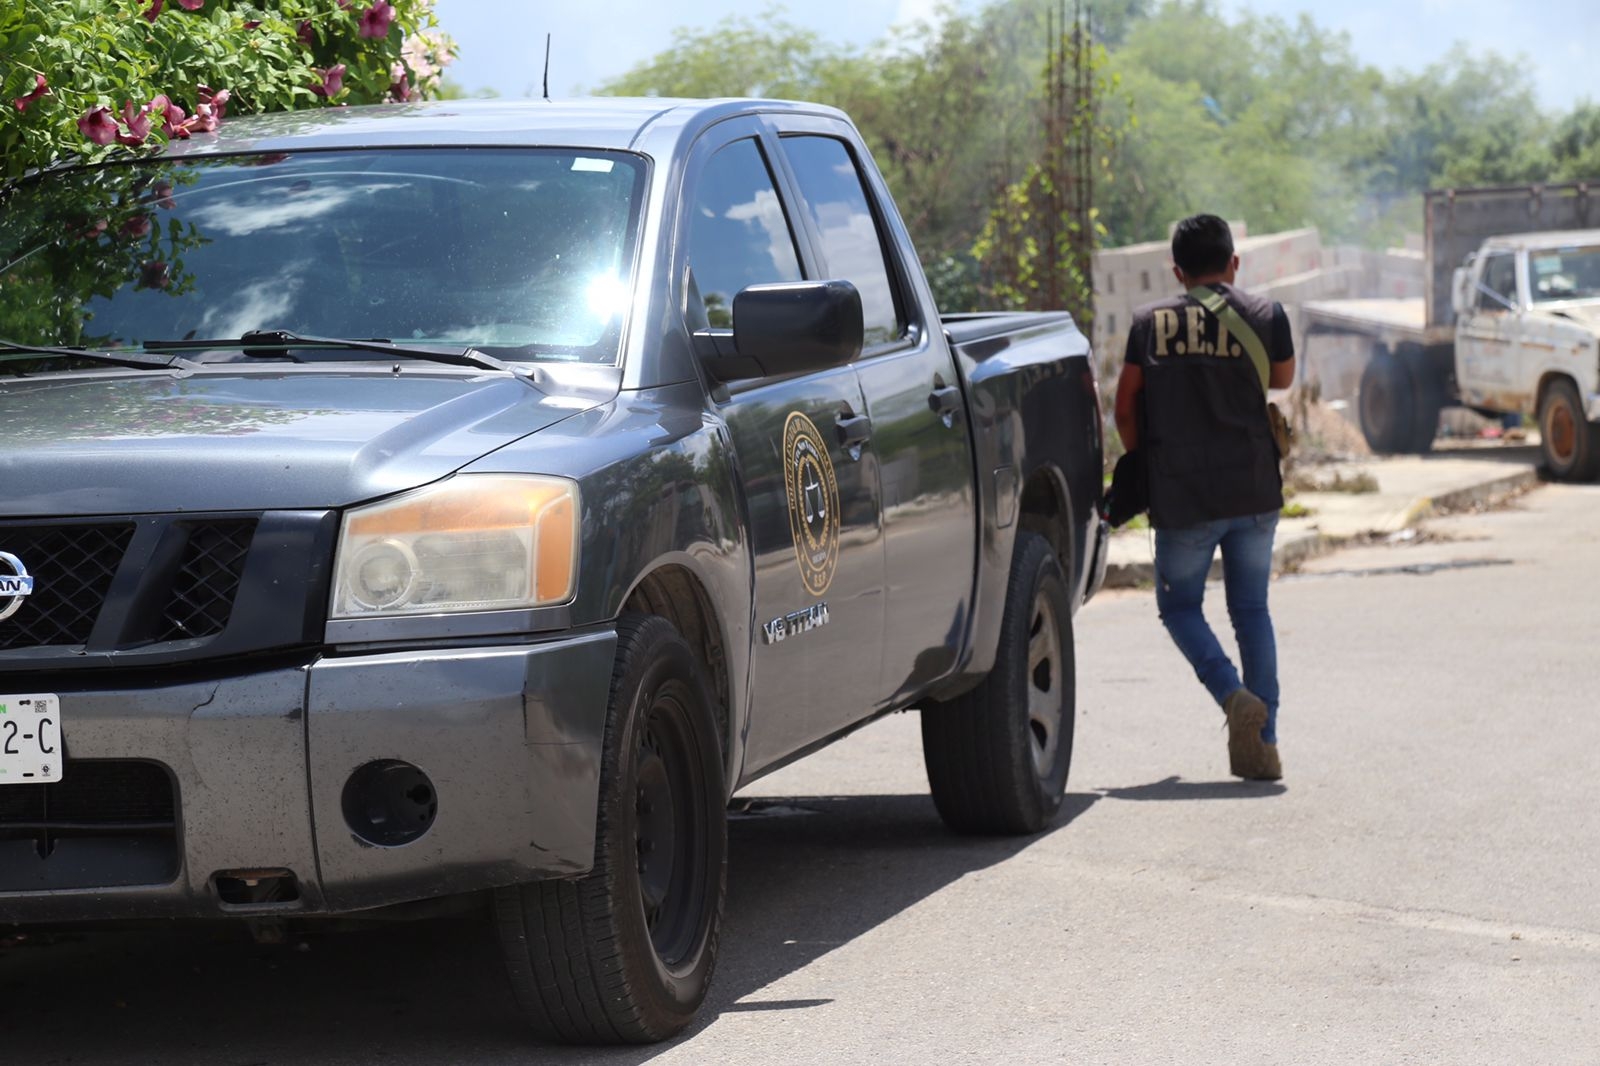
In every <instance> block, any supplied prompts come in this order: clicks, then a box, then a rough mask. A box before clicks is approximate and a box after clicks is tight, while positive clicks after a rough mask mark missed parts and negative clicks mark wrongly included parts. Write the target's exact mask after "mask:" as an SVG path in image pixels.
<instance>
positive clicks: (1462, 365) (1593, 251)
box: [1452, 230, 1600, 480]
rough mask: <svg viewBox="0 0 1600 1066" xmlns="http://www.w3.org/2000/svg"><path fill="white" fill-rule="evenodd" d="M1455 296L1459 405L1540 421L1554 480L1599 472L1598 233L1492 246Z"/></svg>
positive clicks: (1458, 282)
mask: <svg viewBox="0 0 1600 1066" xmlns="http://www.w3.org/2000/svg"><path fill="white" fill-rule="evenodd" d="M1452 294H1453V299H1452V304H1453V306H1454V309H1455V313H1456V342H1455V355H1456V358H1455V362H1456V385H1457V389H1458V391H1459V393H1460V399H1461V402H1462V403H1463V404H1465V405H1467V406H1469V407H1474V408H1478V409H1480V410H1488V411H1498V412H1505V413H1520V414H1524V415H1535V416H1537V418H1538V421H1539V431H1540V435H1541V439H1542V440H1543V442H1544V450H1545V460H1546V462H1547V464H1548V465H1549V466H1550V468H1551V471H1552V472H1553V473H1555V474H1556V475H1557V476H1559V477H1562V478H1564V479H1566V478H1570V479H1573V480H1588V479H1590V478H1593V477H1594V476H1595V475H1596V474H1597V473H1600V426H1597V425H1596V423H1597V422H1600V230H1570V231H1561V232H1553V233H1531V234H1515V235H1510V236H1503V237H1493V238H1490V239H1489V240H1487V241H1485V242H1484V244H1483V247H1482V248H1481V249H1480V250H1479V251H1478V252H1477V253H1475V254H1474V255H1472V256H1471V257H1470V258H1469V259H1468V261H1467V263H1466V265H1465V266H1462V267H1459V268H1458V269H1457V270H1456V272H1455V278H1454V284H1453V286H1452Z"/></svg>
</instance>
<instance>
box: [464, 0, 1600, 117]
mask: <svg viewBox="0 0 1600 1066" xmlns="http://www.w3.org/2000/svg"><path fill="white" fill-rule="evenodd" d="M1220 5H1221V7H1222V8H1223V10H1225V11H1227V12H1229V13H1233V12H1237V11H1239V10H1241V9H1250V10H1254V11H1257V12H1259V13H1263V14H1275V15H1281V16H1284V17H1286V18H1294V17H1296V16H1298V14H1299V13H1301V12H1306V13H1309V14H1310V15H1311V16H1312V17H1313V19H1315V21H1316V22H1317V23H1318V24H1319V25H1322V26H1324V27H1327V28H1331V29H1339V30H1343V31H1345V32H1347V33H1348V34H1349V35H1350V38H1351V42H1352V43H1353V44H1354V46H1355V49H1356V53H1357V55H1359V56H1360V57H1361V58H1362V59H1363V60H1364V61H1366V62H1368V63H1371V64H1373V65H1374V66H1377V67H1379V68H1381V69H1384V70H1393V69H1395V68H1405V69H1417V68H1420V67H1422V66H1424V65H1426V64H1428V63H1430V62H1433V61H1436V60H1438V59H1439V58H1441V57H1442V56H1443V55H1444V53H1445V52H1446V51H1447V50H1448V49H1449V47H1450V45H1451V44H1452V43H1453V42H1455V41H1457V40H1461V41H1465V42H1466V43H1467V44H1468V45H1469V46H1471V47H1472V48H1473V49H1474V50H1477V51H1485V50H1490V49H1493V50H1496V51H1499V52H1501V53H1502V54H1505V55H1509V56H1516V55H1522V56H1523V57H1525V58H1526V60H1527V62H1528V63H1529V64H1530V65H1531V67H1532V69H1533V71H1534V83H1535V86H1536V88H1537V90H1538V93H1539V99H1540V102H1541V104H1542V105H1543V106H1544V107H1546V108H1547V109H1551V110H1555V111H1566V110H1569V109H1570V108H1571V107H1572V106H1573V105H1574V104H1576V103H1577V102H1578V101H1580V100H1582V99H1585V98H1587V99H1589V100H1594V101H1597V102H1600V2H1597V0H1536V2H1529V0H1339V2H1337V3H1334V2H1330V0H1320V2H1319V0H1220ZM938 6H939V5H938V2H937V0H791V2H790V3H789V4H788V5H787V6H786V8H785V11H786V14H785V17H786V18H788V20H789V21H791V22H794V23H797V24H799V25H802V26H805V27H807V28H809V29H812V30H815V31H816V32H818V33H820V34H822V35H823V36H824V37H825V38H827V39H831V40H837V41H841V42H844V43H848V44H853V45H866V44H870V43H871V42H873V41H876V40H878V39H880V38H881V37H883V35H884V34H885V32H887V30H888V29H889V27H890V26H892V25H898V24H903V23H905V22H908V21H912V20H915V19H919V18H928V17H931V16H932V14H933V13H934V12H935V11H936V10H937V8H938ZM979 6H980V4H979V3H978V2H977V0H961V2H960V7H961V8H962V9H963V10H967V11H971V10H975V9H976V8H977V7H979ZM768 10H772V7H770V6H769V5H768V4H767V3H766V0H678V2H675V3H663V2H661V0H590V2H589V3H585V4H558V3H550V2H548V0H545V2H540V3H536V2H535V0H436V3H435V6H434V11H435V13H436V14H437V15H438V17H439V21H440V23H441V24H442V26H443V27H444V29H445V30H446V31H447V32H448V33H450V34H451V35H452V36H454V37H455V39H456V42H457V43H458V44H459V45H460V57H459V58H458V59H457V60H456V62H455V64H454V65H453V66H452V67H451V68H450V77H451V78H452V79H454V80H455V81H457V82H460V83H461V84H462V85H464V86H465V87H466V88H467V89H468V90H476V89H481V88H493V89H496V90H498V91H499V92H500V93H501V94H502V95H505V96H525V95H538V94H539V92H540V78H541V74H542V68H543V64H544V40H545V34H546V33H550V34H553V35H554V43H553V46H552V52H551V62H550V92H551V95H553V96H570V95H574V94H576V93H580V92H583V91H584V90H586V89H589V88H592V87H594V86H596V85H598V84H600V83H601V82H603V81H605V80H607V79H608V78H611V77H614V76H615V75H618V74H621V73H623V72H624V71H626V70H627V69H628V68H630V67H632V66H633V65H634V64H636V63H638V62H640V61H641V60H644V59H647V58H648V57H650V56H652V55H654V54H655V53H656V52H658V51H660V50H661V49H663V48H665V47H667V45H668V44H670V42H671V38H672V31H673V30H674V29H676V28H678V27H693V28H705V27H709V26H713V25H715V24H716V23H718V22H720V21H721V20H722V19H723V18H725V17H726V16H728V15H731V14H736V13H744V14H749V13H752V12H758V13H759V12H763V11H768Z"/></svg>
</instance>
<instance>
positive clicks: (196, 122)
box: [183, 104, 222, 133]
mask: <svg viewBox="0 0 1600 1066" xmlns="http://www.w3.org/2000/svg"><path fill="white" fill-rule="evenodd" d="M221 124H222V123H221V120H220V119H218V118H217V112H216V109H215V108H213V107H212V106H211V105H210V104H196V105H195V107H194V117H193V118H191V119H189V121H187V122H185V123H184V124H183V128H184V129H185V130H187V131H188V132H189V133H215V132H217V127H218V126H219V125H221Z"/></svg>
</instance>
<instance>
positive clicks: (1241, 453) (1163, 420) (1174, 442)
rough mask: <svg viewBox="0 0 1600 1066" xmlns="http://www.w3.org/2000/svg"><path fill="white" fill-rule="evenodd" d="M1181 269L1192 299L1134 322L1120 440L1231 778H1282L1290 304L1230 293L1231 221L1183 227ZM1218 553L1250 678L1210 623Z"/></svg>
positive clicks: (1161, 604) (1155, 307)
mask: <svg viewBox="0 0 1600 1066" xmlns="http://www.w3.org/2000/svg"><path fill="white" fill-rule="evenodd" d="M1172 262H1173V269H1172V272H1173V274H1174V275H1175V276H1176V277H1177V279H1178V282H1179V284H1181V285H1182V286H1183V287H1184V289H1185V290H1187V292H1186V293H1185V294H1184V295H1182V296H1175V297H1173V298H1172V299H1170V300H1163V301H1161V302H1159V303H1155V304H1151V305H1149V306H1147V307H1142V308H1140V309H1139V310H1138V311H1137V312H1136V313H1135V315H1134V319H1133V324H1132V326H1131V327H1130V329H1129V331H1128V351H1127V356H1126V358H1125V360H1124V365H1123V368H1122V376H1121V378H1120V379H1119V380H1118V382H1117V404H1116V419H1117V430H1118V431H1119V432H1120V433H1121V434H1122V442H1123V444H1124V445H1125V446H1126V447H1127V448H1128V450H1129V451H1132V450H1134V449H1135V448H1140V449H1142V450H1143V453H1144V456H1145V464H1146V469H1147V472H1148V475H1147V476H1148V485H1149V499H1150V524H1151V525H1152V526H1153V527H1155V537H1156V606H1157V608H1158V609H1159V611H1160V614H1161V621H1162V623H1163V624H1164V625H1165V626H1166V627H1167V632H1168V633H1170V634H1171V635H1172V639H1173V642H1174V643H1176V644H1177V645H1178V650H1180V651H1181V652H1183V654H1184V657H1185V658H1187V659H1188V660H1189V663H1190V665H1191V666H1193V667H1194V671H1195V674H1196V676H1198V677H1199V679H1200V681H1201V683H1202V684H1204V685H1205V687H1206V690H1207V691H1208V692H1210V693H1211V697H1212V698H1213V699H1214V700H1216V701H1217V703H1218V705H1219V706H1221V707H1222V710H1223V712H1224V714H1226V716H1227V721H1228V761H1229V765H1230V769H1231V770H1232V772H1233V773H1234V775H1235V776H1237V777H1243V778H1249V779H1253V780H1264V781H1275V780H1277V779H1278V778H1280V777H1282V776H1283V769H1282V765H1281V763H1280V761H1279V758H1278V736H1277V719H1278V652H1277V644H1276V641H1275V639H1274V637H1273V632H1272V618H1271V616H1270V615H1269V614H1268V613H1267V584H1268V579H1269V578H1270V576H1271V573H1272V540H1273V536H1274V534H1275V533H1276V531H1277V527H1278V511H1279V510H1280V509H1281V508H1282V507H1283V479H1282V476H1281V473H1280V471H1279V468H1278V459H1279V455H1278V449H1277V445H1276V444H1275V443H1274V440H1273V434H1272V426H1271V422H1270V421H1269V419H1268V416H1267V407H1266V399H1267V397H1266V386H1267V384H1270V385H1271V386H1272V387H1273V388H1286V387H1287V386H1289V385H1290V384H1292V383H1293V381H1294V342H1293V340H1292V338H1291V337H1290V335H1289V320H1288V318H1287V316H1285V314H1284V312H1283V307H1282V305H1281V304H1278V303H1275V302H1273V301H1271V300H1266V299H1262V298H1260V297H1257V296H1252V295H1250V294H1249V293H1246V292H1243V291H1241V290H1239V289H1236V288H1234V287H1233V279H1234V275H1235V274H1236V272H1237V271H1238V269H1239V257H1238V256H1237V255H1235V254H1234V250H1233V234H1232V233H1231V232H1230V231H1229V229H1228V224H1227V223H1226V222H1224V221H1223V220H1222V219H1220V218H1218V217H1217V216H1215V215H1195V216H1193V217H1192V218H1186V219H1184V220H1183V221H1182V222H1180V223H1178V227H1177V229H1176V230H1175V231H1174V233H1173V236H1172ZM1251 334H1254V336H1251ZM1252 348H1253V349H1255V351H1254V353H1252V351H1251V349H1252ZM1262 349H1265V352H1264V354H1265V357H1266V358H1265V359H1264V360H1259V356H1260V355H1262V354H1263V353H1262ZM1258 361H1260V362H1261V363H1262V365H1261V366H1260V367H1259V368H1258V365H1257V364H1258ZM1263 377H1266V378H1267V379H1268V380H1267V381H1265V382H1264V381H1263V380H1262V378H1263ZM1219 546H1220V547H1221V548H1222V568H1223V589H1224V592H1225V594H1226V597H1227V602H1228V616H1229V618H1230V619H1231V620H1232V622H1233V631H1234V634H1235V636H1236V637H1237V638H1238V642H1239V656H1240V658H1241V660H1242V661H1243V666H1244V678H1243V681H1241V680H1240V676H1239V670H1238V669H1237V668H1236V667H1235V666H1234V664H1233V662H1232V661H1230V660H1229V658H1228V656H1227V653H1226V652H1224V651H1223V650H1222V645H1221V644H1219V643H1218V642H1217V637H1216V634H1215V633H1213V632H1212V631H1211V626H1210V625H1209V624H1208V623H1207V622H1206V619H1205V615H1204V614H1203V613H1202V612H1201V602H1202V600H1203V599H1204V597H1205V590H1206V575H1207V573H1208V572H1209V571H1210V569H1211V560H1212V557H1213V556H1214V555H1215V554H1216V551H1217V548H1218V547H1219Z"/></svg>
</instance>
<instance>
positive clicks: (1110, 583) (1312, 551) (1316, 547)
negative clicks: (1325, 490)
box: [1102, 468, 1540, 589]
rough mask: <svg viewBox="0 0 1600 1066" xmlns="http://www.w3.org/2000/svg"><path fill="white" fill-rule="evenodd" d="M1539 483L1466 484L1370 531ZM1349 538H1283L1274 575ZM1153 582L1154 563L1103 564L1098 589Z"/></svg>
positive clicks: (1529, 473) (1492, 500)
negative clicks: (1101, 579) (1103, 580)
mask: <svg viewBox="0 0 1600 1066" xmlns="http://www.w3.org/2000/svg"><path fill="white" fill-rule="evenodd" d="M1539 483H1540V478H1539V472H1538V471H1537V470H1534V469H1532V468H1529V469H1527V470H1519V471H1517V472H1516V473H1514V474H1507V475H1505V476H1504V477H1497V478H1491V479H1490V480H1488V481H1484V482H1480V483H1479V484H1477V485H1468V486H1467V487H1466V488H1462V489H1455V490H1452V491H1450V492H1444V493H1440V494H1439V495H1437V496H1423V497H1419V498H1418V499H1415V500H1412V501H1411V503H1410V504H1409V505H1408V506H1407V507H1406V508H1405V509H1404V510H1403V511H1401V512H1400V517H1399V518H1398V519H1396V520H1395V522H1393V523H1385V527H1386V528H1384V529H1379V530H1374V531H1373V532H1378V533H1396V532H1399V531H1400V530H1402V529H1409V528H1411V527H1412V526H1415V525H1417V524H1418V523H1420V522H1422V521H1423V520H1424V519H1427V518H1431V517H1433V516H1434V515H1437V514H1440V513H1443V512H1449V511H1465V510H1468V509H1470V508H1473V507H1490V506H1493V505H1495V504H1497V503H1499V502H1500V501H1502V500H1505V499H1507V498H1508V497H1511V496H1514V495H1516V494H1517V493H1519V492H1522V491H1523V490H1525V489H1529V488H1532V487H1533V486H1535V485H1537V484H1539ZM1350 539H1352V538H1351V537H1347V536H1333V535H1331V534H1328V533H1323V532H1322V531H1320V530H1315V529H1313V530H1308V531H1305V532H1302V533H1296V534H1292V535H1290V536H1286V537H1283V538H1281V539H1279V540H1278V542H1277V543H1276V544H1274V545H1273V548H1272V569H1273V571H1274V572H1275V573H1280V574H1281V573H1284V572H1286V571H1290V570H1293V569H1295V568H1296V567H1297V566H1299V565H1300V564H1301V563H1303V562H1305V561H1306V560H1308V559H1314V558H1316V557H1317V556H1319V555H1326V554H1328V553H1329V552H1331V551H1334V550H1336V549H1337V548H1339V547H1340V546H1341V545H1343V544H1344V543H1345V542H1346V541H1348V540H1350ZM1221 578H1222V561H1221V559H1216V560H1213V561H1212V564H1211V572H1210V574H1209V575H1208V576H1207V580H1208V581H1219V580H1221ZM1155 580H1156V572H1155V564H1154V563H1148V562H1137V563H1107V564H1106V578H1105V583H1104V585H1103V586H1102V587H1103V588H1108V589H1131V588H1149V587H1151V586H1153V585H1154V584H1155Z"/></svg>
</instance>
